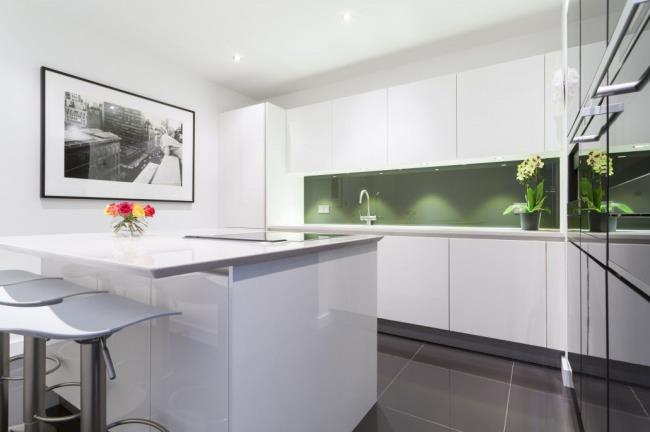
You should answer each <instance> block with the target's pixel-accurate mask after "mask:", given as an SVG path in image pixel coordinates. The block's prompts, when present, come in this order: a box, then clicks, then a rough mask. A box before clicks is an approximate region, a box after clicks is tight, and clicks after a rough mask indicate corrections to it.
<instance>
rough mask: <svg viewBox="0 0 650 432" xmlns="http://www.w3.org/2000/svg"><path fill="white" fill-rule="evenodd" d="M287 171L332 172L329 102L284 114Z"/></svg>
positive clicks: (330, 103) (330, 104) (330, 109)
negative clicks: (287, 158)
mask: <svg viewBox="0 0 650 432" xmlns="http://www.w3.org/2000/svg"><path fill="white" fill-rule="evenodd" d="M287 125H288V134H287V141H288V149H289V171H291V172H299V173H306V172H313V171H325V170H330V169H331V168H332V102H323V103H318V104H314V105H307V106H303V107H298V108H293V109H290V110H288V111H287Z"/></svg>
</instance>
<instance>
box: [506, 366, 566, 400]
mask: <svg viewBox="0 0 650 432" xmlns="http://www.w3.org/2000/svg"><path fill="white" fill-rule="evenodd" d="M512 384H513V385H516V386H519V387H525V388H528V389H532V390H539V391H542V392H546V393H552V394H555V395H559V396H564V397H569V396H570V393H569V391H568V389H566V388H565V387H564V384H562V372H561V371H560V370H559V369H554V368H550V367H543V366H535V365H531V364H528V363H519V362H515V367H514V369H513V371H512Z"/></svg>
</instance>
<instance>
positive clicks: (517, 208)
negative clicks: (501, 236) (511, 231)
mask: <svg viewBox="0 0 650 432" xmlns="http://www.w3.org/2000/svg"><path fill="white" fill-rule="evenodd" d="M525 210H526V204H525V203H514V204H512V205H510V206H508V208H507V209H505V210H504V211H503V214H504V215H507V214H510V213H513V212H514V213H523V212H524V211H525Z"/></svg>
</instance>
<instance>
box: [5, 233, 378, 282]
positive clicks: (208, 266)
mask: <svg viewBox="0 0 650 432" xmlns="http://www.w3.org/2000/svg"><path fill="white" fill-rule="evenodd" d="M382 238H383V237H382V236H381V235H373V234H363V233H362V234H360V235H359V236H358V237H351V238H346V239H345V240H341V239H338V240H337V239H333V240H329V241H328V240H326V241H319V242H318V244H315V243H312V244H310V245H309V246H307V247H303V248H297V249H286V250H278V251H274V252H264V253H259V254H252V255H244V256H236V257H231V258H225V259H220V260H211V261H204V262H196V263H191V264H181V265H177V266H168V267H158V268H147V267H140V266H135V265H131V264H126V263H118V262H111V261H107V260H100V259H93V258H84V257H80V256H76V255H66V254H57V253H52V252H45V251H35V250H30V249H26V248H21V247H17V246H12V245H7V244H0V250H2V249H4V250H7V251H10V252H17V253H21V254H27V255H34V256H40V257H44V258H53V259H64V260H70V261H74V262H75V263H77V264H80V265H85V266H88V267H93V268H101V269H106V270H112V271H120V272H127V273H129V274H131V275H134V276H142V277H147V278H152V279H162V278H166V277H172V276H181V275H185V274H190V273H197V272H204V271H214V270H216V269H223V268H226V267H232V266H236V265H245V264H254V263H259V262H265V261H274V260H278V259H282V258H291V257H296V256H300V255H305V254H311V253H316V252H322V251H326V250H332V249H340V248H344V247H349V246H354V245H361V244H368V243H373V242H374V243H376V242H378V241H379V240H381V239H382Z"/></svg>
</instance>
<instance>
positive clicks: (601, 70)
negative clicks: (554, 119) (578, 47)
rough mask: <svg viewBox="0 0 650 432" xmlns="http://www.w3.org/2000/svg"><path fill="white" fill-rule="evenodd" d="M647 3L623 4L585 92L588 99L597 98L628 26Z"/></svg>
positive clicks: (631, 1)
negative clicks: (640, 8)
mask: <svg viewBox="0 0 650 432" xmlns="http://www.w3.org/2000/svg"><path fill="white" fill-rule="evenodd" d="M648 1H650V0H628V1H627V3H625V7H624V8H623V12H621V17H620V19H619V20H618V23H617V24H616V28H615V29H614V32H613V33H612V38H611V41H610V42H609V44H608V45H607V49H605V54H603V58H602V60H601V61H600V64H599V65H598V69H597V70H596V75H595V76H594V80H593V81H592V83H591V86H590V87H589V91H588V92H587V94H588V95H589V97H590V98H592V99H593V98H596V97H598V96H597V95H596V93H597V92H598V89H599V87H600V83H602V82H603V79H604V78H605V75H606V74H607V71H608V70H609V66H610V65H611V64H612V61H614V55H615V54H616V52H617V51H618V49H619V48H620V47H621V44H622V43H623V38H624V37H625V34H626V33H627V31H628V29H629V28H630V25H632V22H634V16H635V15H636V12H637V10H638V9H639V7H640V6H641V5H642V4H643V3H647V2H648ZM641 29H642V30H643V27H641ZM637 38H638V36H637ZM635 42H636V39H635ZM635 42H634V43H635ZM627 55H629V52H628V53H627V54H626V56H627Z"/></svg>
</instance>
